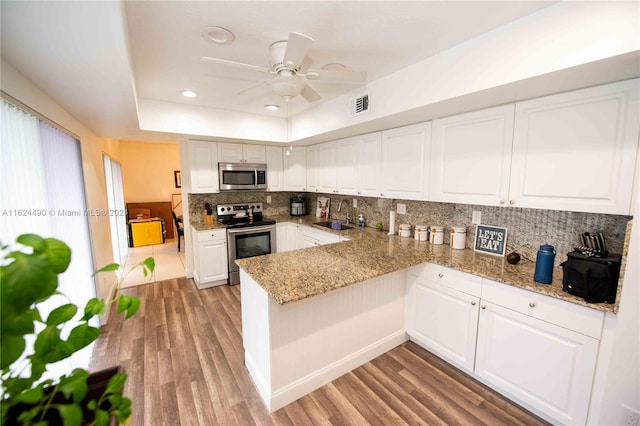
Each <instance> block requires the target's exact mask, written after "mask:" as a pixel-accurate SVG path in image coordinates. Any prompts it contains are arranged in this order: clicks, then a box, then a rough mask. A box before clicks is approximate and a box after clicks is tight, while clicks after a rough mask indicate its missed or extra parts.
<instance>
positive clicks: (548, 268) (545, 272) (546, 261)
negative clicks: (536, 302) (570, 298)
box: [533, 244, 556, 284]
mask: <svg viewBox="0 0 640 426" xmlns="http://www.w3.org/2000/svg"><path fill="white" fill-rule="evenodd" d="M555 258H556V250H555V248H554V247H553V246H552V245H551V244H543V245H541V246H540V249H539V250H538V254H537V255H536V270H535V272H534V274H533V280H534V281H535V282H538V283H541V284H551V281H552V280H553V261H554V259H555Z"/></svg>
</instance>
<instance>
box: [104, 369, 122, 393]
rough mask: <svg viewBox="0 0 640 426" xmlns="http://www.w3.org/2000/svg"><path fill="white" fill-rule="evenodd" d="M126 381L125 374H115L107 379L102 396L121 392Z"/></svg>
mask: <svg viewBox="0 0 640 426" xmlns="http://www.w3.org/2000/svg"><path fill="white" fill-rule="evenodd" d="M126 381H127V374H126V373H116V374H114V375H113V376H111V378H110V379H109V382H108V383H107V389H105V391H104V394H105V395H109V394H112V393H116V392H119V393H121V392H122V387H123V386H124V382H126Z"/></svg>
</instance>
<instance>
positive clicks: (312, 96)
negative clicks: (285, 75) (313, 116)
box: [300, 83, 322, 102]
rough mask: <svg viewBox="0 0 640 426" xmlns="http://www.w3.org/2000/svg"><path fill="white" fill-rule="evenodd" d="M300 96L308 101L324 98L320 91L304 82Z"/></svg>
mask: <svg viewBox="0 0 640 426" xmlns="http://www.w3.org/2000/svg"><path fill="white" fill-rule="evenodd" d="M300 96H302V97H303V98H304V100H305V101H307V102H315V101H318V100H320V99H321V98H322V97H321V96H320V95H319V94H318V92H316V91H315V90H313V89H312V88H311V86H309V85H308V84H307V83H305V84H304V88H303V89H302V90H301V91H300Z"/></svg>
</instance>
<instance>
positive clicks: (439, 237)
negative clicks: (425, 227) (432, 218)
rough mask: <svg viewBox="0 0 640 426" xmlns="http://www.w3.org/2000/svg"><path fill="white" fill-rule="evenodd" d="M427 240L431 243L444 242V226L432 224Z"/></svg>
mask: <svg viewBox="0 0 640 426" xmlns="http://www.w3.org/2000/svg"><path fill="white" fill-rule="evenodd" d="M429 242H430V243H431V244H444V228H443V227H442V226H432V227H431V236H430V240H429Z"/></svg>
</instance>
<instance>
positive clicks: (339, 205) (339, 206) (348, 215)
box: [338, 198, 351, 224]
mask: <svg viewBox="0 0 640 426" xmlns="http://www.w3.org/2000/svg"><path fill="white" fill-rule="evenodd" d="M344 201H345V199H344V198H343V199H342V200H340V203H338V213H340V211H341V210H342V203H344ZM349 223H351V215H350V214H349V210H348V208H347V224H349Z"/></svg>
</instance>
